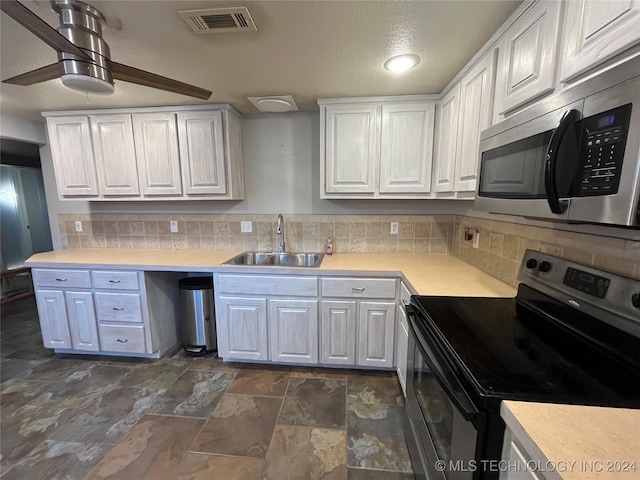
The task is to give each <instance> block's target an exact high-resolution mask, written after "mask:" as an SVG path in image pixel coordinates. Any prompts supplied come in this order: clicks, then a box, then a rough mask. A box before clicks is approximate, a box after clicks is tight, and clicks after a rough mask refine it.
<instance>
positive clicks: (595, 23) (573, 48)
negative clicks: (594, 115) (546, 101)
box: [560, 0, 640, 82]
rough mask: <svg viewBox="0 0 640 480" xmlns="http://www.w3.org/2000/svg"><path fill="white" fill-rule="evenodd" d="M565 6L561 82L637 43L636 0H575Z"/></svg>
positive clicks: (639, 2) (639, 9)
mask: <svg viewBox="0 0 640 480" xmlns="http://www.w3.org/2000/svg"><path fill="white" fill-rule="evenodd" d="M566 8H567V10H566V13H565V21H564V35H563V37H564V44H563V49H562V67H561V75H560V80H561V81H563V82H568V81H571V80H573V79H574V78H575V77H577V76H578V75H580V74H582V73H584V72H586V71H587V70H589V69H591V68H593V67H595V66H597V65H599V64H601V63H603V62H605V61H606V60H608V59H610V58H612V57H613V56H615V55H617V54H619V53H622V52H623V51H624V50H626V49H628V48H629V47H631V46H633V45H636V44H638V43H640V0H606V1H603V0H575V1H571V2H567V3H566Z"/></svg>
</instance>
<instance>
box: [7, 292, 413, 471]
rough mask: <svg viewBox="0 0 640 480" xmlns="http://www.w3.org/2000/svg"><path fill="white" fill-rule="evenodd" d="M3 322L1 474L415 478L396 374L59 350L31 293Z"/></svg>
mask: <svg viewBox="0 0 640 480" xmlns="http://www.w3.org/2000/svg"><path fill="white" fill-rule="evenodd" d="M1 324H2V330H1V334H0V355H1V356H0V373H1V381H2V383H1V390H0V414H1V415H0V418H1V424H0V427H1V430H0V452H1V454H2V459H1V461H0V469H1V470H0V474H1V478H2V480H13V479H47V480H53V479H69V480H76V479H90V480H94V479H127V480H129V479H143V478H148V479H154V480H155V479H180V480H186V479H211V480H215V479H224V480H311V479H326V480H333V479H351V480H364V479H366V480H408V479H412V478H413V474H412V473H411V471H412V470H411V461H410V459H409V456H408V453H407V447H406V444H405V440H404V433H403V427H402V419H403V415H404V409H403V406H402V405H403V397H402V394H401V391H400V388H399V384H398V380H397V378H396V376H395V375H394V374H393V373H389V372H372V371H353V370H335V369H320V368H300V367H277V366H273V367H269V366H261V365H250V364H229V363H223V362H222V361H221V360H219V359H216V358H208V357H205V358H200V359H191V358H185V357H184V355H182V354H181V353H180V354H178V355H176V357H174V358H171V359H163V360H139V359H126V358H114V357H104V356H71V355H53V354H52V353H51V352H52V351H51V350H49V349H45V348H43V347H42V340H41V337H40V328H39V324H38V321H37V316H36V314H35V302H34V300H33V298H28V299H24V300H21V301H18V302H15V303H14V304H9V305H7V306H3V308H2V322H1Z"/></svg>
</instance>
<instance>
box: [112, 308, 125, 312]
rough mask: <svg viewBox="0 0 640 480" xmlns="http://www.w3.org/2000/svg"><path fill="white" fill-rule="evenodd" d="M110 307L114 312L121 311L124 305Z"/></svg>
mask: <svg viewBox="0 0 640 480" xmlns="http://www.w3.org/2000/svg"><path fill="white" fill-rule="evenodd" d="M112 309H113V310H115V311H116V312H121V311H122V310H124V307H112Z"/></svg>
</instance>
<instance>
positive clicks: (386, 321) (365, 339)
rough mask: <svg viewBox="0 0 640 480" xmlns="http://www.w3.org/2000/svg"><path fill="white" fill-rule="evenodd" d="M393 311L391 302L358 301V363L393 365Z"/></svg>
mask: <svg viewBox="0 0 640 480" xmlns="http://www.w3.org/2000/svg"><path fill="white" fill-rule="evenodd" d="M395 312H396V305H395V303H392V302H386V303H385V302H360V305H359V313H358V362H357V364H358V365H361V366H370V367H385V368H390V367H393V343H394V342H393V340H394V331H395V318H394V317H395Z"/></svg>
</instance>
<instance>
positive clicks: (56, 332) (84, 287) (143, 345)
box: [33, 268, 184, 358]
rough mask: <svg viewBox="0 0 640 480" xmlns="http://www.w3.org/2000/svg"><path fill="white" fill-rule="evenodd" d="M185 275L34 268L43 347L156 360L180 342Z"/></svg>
mask: <svg viewBox="0 0 640 480" xmlns="http://www.w3.org/2000/svg"><path fill="white" fill-rule="evenodd" d="M183 275H184V274H180V273H173V272H142V271H124V270H112V269H108V270H84V269H44V268H35V269H33V282H34V286H35V294H36V302H37V306H38V316H39V317H40V326H41V330H42V338H43V342H44V345H45V347H48V348H53V349H54V350H55V351H56V352H58V353H101V354H104V355H133V356H146V357H152V358H158V357H161V356H162V355H164V354H166V353H167V352H169V351H172V350H174V351H175V349H176V348H177V347H178V346H179V343H180V340H181V334H180V325H179V324H178V319H179V298H178V289H177V282H178V279H179V278H180V277H181V276H183Z"/></svg>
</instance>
